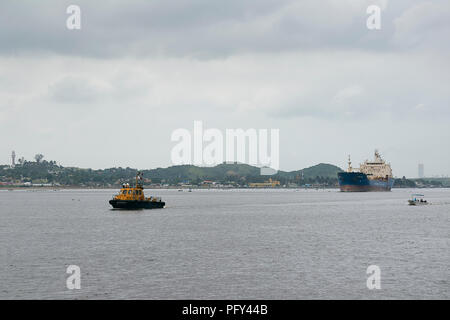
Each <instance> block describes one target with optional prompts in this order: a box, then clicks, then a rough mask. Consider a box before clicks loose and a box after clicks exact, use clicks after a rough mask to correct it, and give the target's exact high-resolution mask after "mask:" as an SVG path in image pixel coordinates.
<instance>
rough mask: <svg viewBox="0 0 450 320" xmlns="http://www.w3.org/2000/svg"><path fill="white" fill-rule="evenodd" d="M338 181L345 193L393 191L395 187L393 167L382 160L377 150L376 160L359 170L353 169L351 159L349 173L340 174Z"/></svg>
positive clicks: (361, 166)
mask: <svg viewBox="0 0 450 320" xmlns="http://www.w3.org/2000/svg"><path fill="white" fill-rule="evenodd" d="M338 181H339V187H340V189H341V191H344V192H345V191H346V192H365V191H391V188H392V186H393V185H394V178H393V177H392V169H391V165H390V164H389V163H386V162H385V161H384V160H383V159H382V158H381V156H380V154H379V153H378V151H377V150H375V158H374V160H373V161H368V160H366V161H365V162H364V163H362V164H361V165H360V167H359V169H355V168H352V163H351V161H350V157H349V159H348V169H347V172H339V173H338Z"/></svg>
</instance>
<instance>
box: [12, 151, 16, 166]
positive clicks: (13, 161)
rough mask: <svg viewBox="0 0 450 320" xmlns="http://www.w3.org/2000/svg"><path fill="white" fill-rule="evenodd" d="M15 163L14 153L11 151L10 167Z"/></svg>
mask: <svg viewBox="0 0 450 320" xmlns="http://www.w3.org/2000/svg"><path fill="white" fill-rule="evenodd" d="M15 165H16V153H15V152H14V150H13V152H12V153H11V167H14V166H15Z"/></svg>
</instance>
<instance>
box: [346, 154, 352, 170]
mask: <svg viewBox="0 0 450 320" xmlns="http://www.w3.org/2000/svg"><path fill="white" fill-rule="evenodd" d="M347 172H353V168H352V161H351V160H350V155H348V169H347Z"/></svg>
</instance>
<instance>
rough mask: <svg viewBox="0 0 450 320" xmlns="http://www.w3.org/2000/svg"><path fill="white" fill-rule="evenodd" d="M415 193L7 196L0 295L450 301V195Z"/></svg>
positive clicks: (0, 200)
mask: <svg viewBox="0 0 450 320" xmlns="http://www.w3.org/2000/svg"><path fill="white" fill-rule="evenodd" d="M412 192H414V190H394V191H392V192H386V193H341V192H338V191H337V190H301V191H298V190H220V191H219V190H194V191H193V192H186V191H185V192H178V191H176V190H146V194H147V195H156V196H162V197H163V199H164V200H165V201H166V202H167V208H165V209H160V210H142V211H118V210H111V209H110V207H109V204H108V202H107V201H108V200H109V199H110V198H111V196H112V195H113V194H114V193H115V191H114V190H94V191H92V190H61V191H44V190H41V191H31V190H28V191H6V190H3V191H0V219H1V220H0V243H1V274H0V298H3V299H10V298H15V299H52V298H62V299H188V298H192V299H247V298H248V299H253V298H254V299H334V298H343V299H407V298H419V299H422V298H430V299H444V298H446V299H449V298H450V271H449V266H450V190H449V189H447V190H445V189H433V190H421V192H423V193H425V194H426V196H427V198H428V199H429V200H430V201H431V202H432V205H429V206H422V207H410V206H407V205H406V201H407V199H408V198H409V195H410V193H412ZM68 265H78V266H79V267H80V268H81V289H80V290H68V289H67V288H66V278H67V277H68V276H69V275H68V274H66V268H67V266H68ZM369 265H378V266H379V267H380V269H381V290H369V289H367V287H366V280H367V277H368V275H366V269H367V267H368V266H369Z"/></svg>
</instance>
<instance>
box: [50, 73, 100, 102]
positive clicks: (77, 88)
mask: <svg viewBox="0 0 450 320" xmlns="http://www.w3.org/2000/svg"><path fill="white" fill-rule="evenodd" d="M108 89H109V88H108V86H107V85H105V84H99V83H94V82H93V81H92V80H90V79H88V78H83V77H79V76H67V77H65V78H63V79H60V80H58V81H57V82H55V83H53V84H51V85H50V86H49V90H48V91H49V97H50V99H52V100H54V101H55V102H58V103H78V104H79V103H92V102H95V101H96V100H98V99H100V98H102V97H105V96H108V95H109V92H108Z"/></svg>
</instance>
